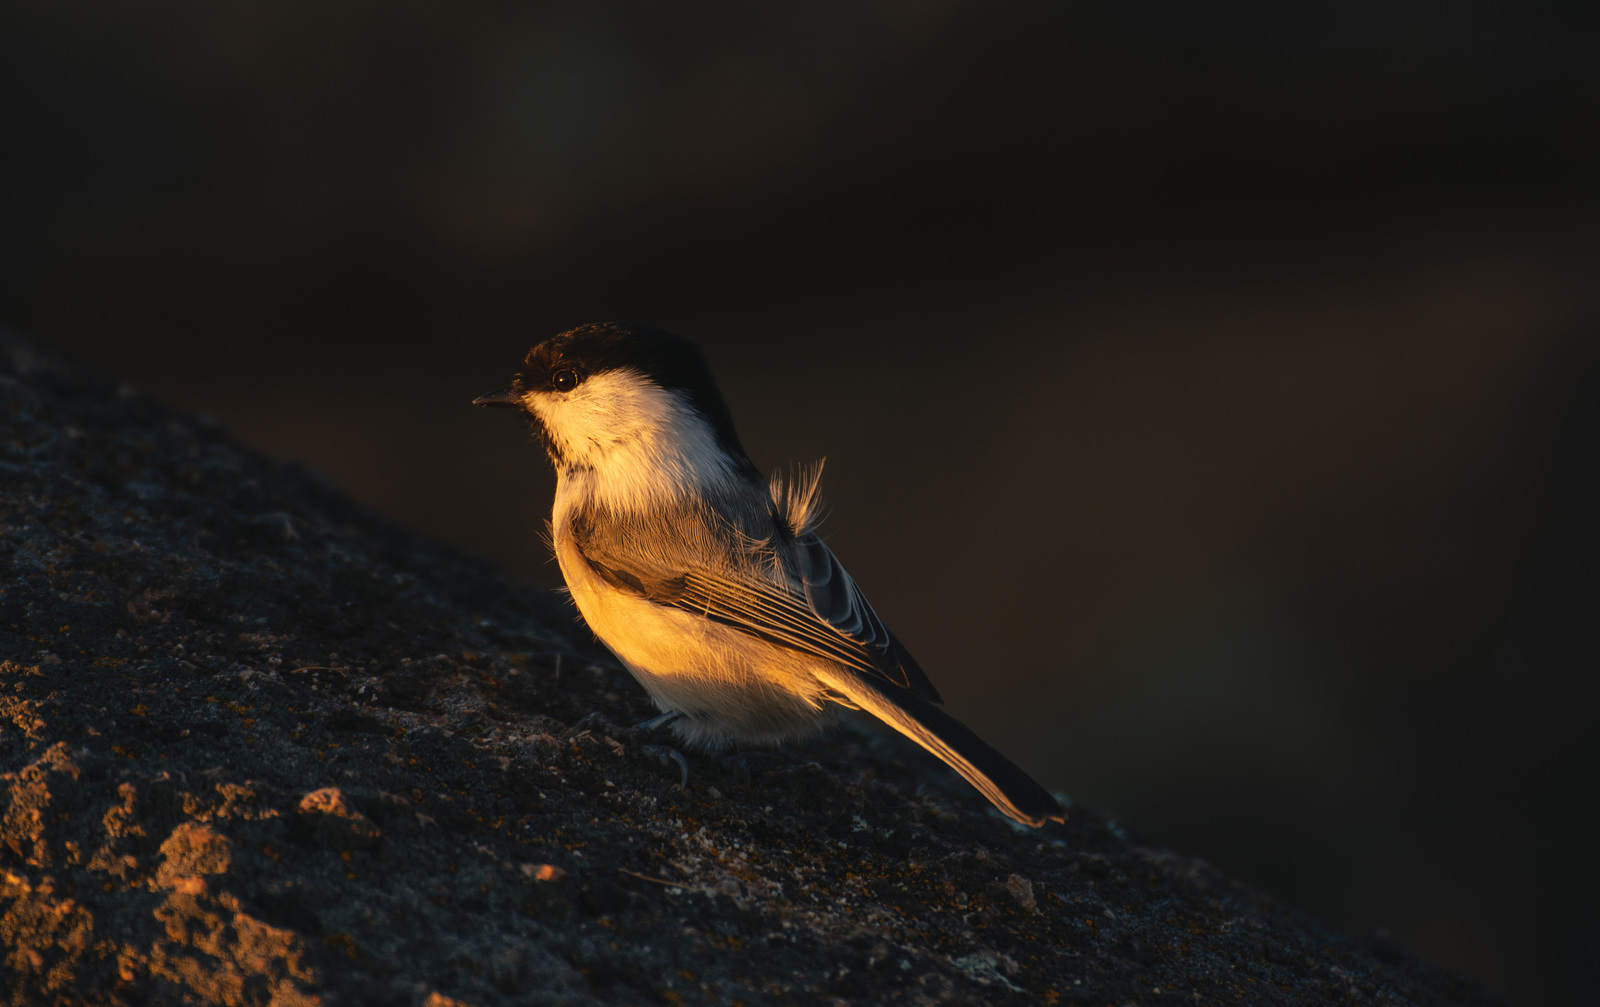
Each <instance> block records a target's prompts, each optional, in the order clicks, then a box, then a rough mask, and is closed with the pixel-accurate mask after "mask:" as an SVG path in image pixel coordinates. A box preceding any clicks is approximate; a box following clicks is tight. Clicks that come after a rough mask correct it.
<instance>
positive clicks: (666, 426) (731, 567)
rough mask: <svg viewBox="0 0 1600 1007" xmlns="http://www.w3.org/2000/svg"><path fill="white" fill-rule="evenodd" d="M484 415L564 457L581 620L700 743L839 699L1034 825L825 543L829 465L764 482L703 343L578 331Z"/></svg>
mask: <svg viewBox="0 0 1600 1007" xmlns="http://www.w3.org/2000/svg"><path fill="white" fill-rule="evenodd" d="M473 404H474V405H479V406H502V407H508V408H515V409H520V410H521V411H522V412H523V414H524V415H525V416H526V417H527V418H528V419H529V421H530V422H531V425H532V427H533V430H534V432H535V434H536V435H537V436H538V438H539V440H540V441H541V442H542V443H543V445H544V447H545V450H546V451H547V452H548V453H549V455H550V460H551V462H552V463H553V464H554V465H555V469H556V474H557V481H556V497H555V507H554V511H553V513H552V516H551V521H550V539H551V542H552V543H553V545H554V548H555V554H556V560H557V562H558V563H559V564H560V566H561V574H562V576H563V577H564V578H565V579H566V583H567V588H568V590H569V591H570V592H571V593H572V599H573V601H575V602H576V603H577V606H578V611H580V612H581V613H583V618H584V620H585V621H586V622H588V624H589V628H590V629H592V630H593V631H594V633H595V635H596V636H598V637H599V638H600V640H601V641H602V642H603V643H604V644H605V645H606V646H607V647H608V648H609V649H610V650H611V652H612V653H613V654H615V655H616V656H617V658H618V659H619V660H620V661H621V662H622V663H623V664H624V665H626V666H627V668H628V670H629V671H631V672H632V673H633V676H634V677H635V678H636V679H638V680H639V682H640V684H642V685H643V686H644V687H645V690H646V691H647V692H649V694H650V698H651V699H652V700H654V701H655V704H656V705H657V706H658V707H659V708H660V709H661V710H662V711H663V712H664V713H666V714H675V715H676V718H675V719H674V721H673V729H674V730H675V731H676V732H677V734H678V736H679V737H680V738H681V739H683V740H684V741H685V742H688V743H696V744H702V745H710V746H717V745H721V744H725V743H726V742H729V741H739V742H748V743H756V744H761V743H775V742H779V741H782V740H784V739H787V738H795V737H800V736H802V735H806V734H810V733H812V732H814V731H816V730H817V729H819V728H820V727H822V726H824V725H825V724H827V723H828V722H829V721H830V720H831V719H832V717H833V716H834V714H835V713H836V712H837V711H838V709H839V708H840V707H847V708H850V709H855V710H862V711H865V712H867V713H869V714H871V715H872V716H874V717H876V718H878V719H879V720H881V721H883V722H884V723H885V724H887V725H889V726H890V727H892V728H894V729H895V730H896V731H899V732H900V733H901V734H903V735H905V736H906V737H908V738H910V739H911V740H912V741H915V742H916V743H917V744H919V745H921V746H922V747H923V748H925V749H927V750H928V751H929V752H932V753H933V754H934V755H936V756H938V757H939V758H940V759H943V760H944V761H945V762H946V763H948V764H949V765H950V766H951V767H952V768H953V769H955V771H956V772H958V773H960V774H961V775H962V776H963V777H965V778H966V779H967V781H968V782H970V783H971V784H972V785H973V786H975V787H977V788H978V790H980V791H982V792H983V795H984V796H985V797H987V798H988V799H989V800H990V801H992V802H994V805H995V806H996V807H997V808H999V809H1000V810H1001V811H1003V812H1004V813H1006V814H1007V815H1009V816H1011V817H1012V818H1014V819H1016V820H1017V821H1019V822H1023V823H1025V824H1027V825H1034V826H1037V825H1043V824H1044V822H1045V821H1046V820H1047V819H1054V820H1056V821H1064V820H1065V818H1066V813H1065V811H1063V810H1062V807H1061V805H1060V804H1059V803H1058V802H1057V801H1056V799H1055V798H1054V797H1052V796H1050V793H1049V792H1048V791H1046V790H1045V789H1044V788H1043V787H1041V786H1040V785H1039V784H1038V783H1036V782H1034V781H1033V779H1031V778H1030V777H1029V776H1028V774H1027V773H1024V772H1023V771H1022V770H1021V769H1019V768H1018V767H1017V766H1016V765H1015V764H1014V763H1012V762H1011V761H1010V760H1009V759H1007V758H1006V757H1005V756H1003V755H1001V754H1000V753H999V752H997V751H995V750H994V749H993V748H991V747H990V746H989V745H988V744H986V743H985V742H984V741H983V740H982V739H980V738H979V737H978V736H977V735H976V734H974V733H973V732H972V730H971V729H969V728H968V727H967V726H966V725H964V724H962V723H961V722H960V721H957V720H956V719H954V718H953V717H951V716H950V715H949V714H947V713H945V712H944V711H942V710H940V709H939V707H938V705H936V704H938V703H940V702H942V701H941V700H940V698H939V693H938V690H936V689H935V688H934V687H933V683H931V682H929V681H928V676H927V675H925V674H923V671H922V669H921V668H920V667H918V666H917V662H916V661H915V660H913V659H912V657H911V655H910V653H908V652H907V651H906V648H905V647H904V646H903V645H902V644H901V643H900V641H899V640H898V639H896V638H895V635H894V634H893V633H891V632H890V631H889V630H888V629H887V628H885V627H884V625H883V623H882V622H881V621H879V619H878V616H877V615H876V614H875V613H874V612H873V611H872V606H871V605H869V604H867V599H866V598H865V597H863V596H862V594H861V591H860V590H859V589H858V588H857V587H856V585H855V582H854V581H852V580H851V579H850V575H849V574H847V573H845V571H844V568H843V567H842V566H840V565H839V561H838V560H837V559H835V558H834V555H833V553H832V552H830V551H829V550H828V547H827V546H826V545H824V544H823V542H822V539H820V538H818V537H817V533H816V524H817V520H818V501H817V482H818V476H819V475H820V467H819V468H817V469H813V470H811V471H809V472H807V473H804V474H803V475H801V476H800V477H799V478H797V479H794V480H791V481H789V482H787V483H785V482H784V481H783V480H782V479H781V478H780V477H777V476H774V477H773V479H772V480H771V481H770V482H767V483H763V481H762V479H761V475H760V473H759V472H757V470H756V467H755V465H753V464H752V463H751V461H750V459H749V457H748V456H746V455H745V452H744V448H743V447H742V446H740V444H739V435H738V434H737V433H736V432H735V431H734V427H733V417H732V416H731V415H730V414H729V412H728V407H727V405H726V403H724V402H723V400H722V395H721V394H720V393H719V392H718V391H717V386H716V383H715V381H713V380H712V377H711V370H710V368H709V367H708V366H707V365H706V362H705V359H704V358H703V357H702V356H701V355H700V352H699V350H697V349H696V348H695V346H694V344H692V343H690V342H689V341H688V340H686V339H681V338H679V337H677V336H672V335H668V334H667V333H664V332H659V331H655V330H652V329H645V328H637V327H629V326H622V325H616V324H604V325H584V326H581V327H579V328H576V329H573V330H571V331H570V332H564V333H562V334H561V335H558V336H555V337H553V338H550V339H547V340H545V341H544V342H542V343H540V344H538V345H537V346H535V347H534V348H533V349H532V350H530V351H529V352H528V355H527V357H526V358H525V359H524V360H523V362H522V369H521V370H520V371H519V372H518V373H517V376H516V380H515V381H514V382H513V383H512V384H511V385H509V386H507V387H505V388H502V389H500V390H498V391H495V392H491V393H489V394H488V395H484V396H482V397H480V398H477V399H474V400H473Z"/></svg>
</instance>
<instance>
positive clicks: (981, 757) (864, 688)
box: [824, 671, 1067, 827]
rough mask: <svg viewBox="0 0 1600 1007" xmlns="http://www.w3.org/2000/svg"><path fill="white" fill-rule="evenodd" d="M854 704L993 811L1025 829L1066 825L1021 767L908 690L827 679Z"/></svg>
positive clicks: (843, 677) (840, 676)
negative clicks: (944, 767) (937, 762)
mask: <svg viewBox="0 0 1600 1007" xmlns="http://www.w3.org/2000/svg"><path fill="white" fill-rule="evenodd" d="M824 681H825V683H826V684H827V685H828V686H829V687H831V688H832V689H834V690H835V691H837V692H839V693H840V694H842V695H844V696H845V697H847V698H848V699H849V700H850V702H851V703H852V704H854V705H855V706H856V707H857V708H859V709H861V710H865V711H866V712H867V713H870V714H872V715H873V716H874V717H877V718H878V719H879V720H881V721H883V722H884V723H885V724H888V725H889V726H890V727H892V728H894V729H895V730H896V731H899V732H900V733H901V734H903V735H905V736H906V737H908V738H910V739H911V740H912V741H915V742H916V743H917V744H919V745H921V746H922V747H923V748H925V749H927V750H928V751H930V752H932V753H933V754H934V755H936V756H938V757H939V758H940V759H943V760H944V761H945V763H947V764H948V765H949V766H950V768H951V769H954V770H955V771H956V772H958V773H960V774H961V775H962V777H964V778H965V779H966V781H967V782H968V783H970V784H972V785H973V786H974V787H977V788H978V790H979V792H981V793H982V794H983V796H985V797H987V798H988V799H989V800H990V801H992V802H993V803H994V806H995V807H997V808H999V809H1000V810H1001V811H1003V812H1005V813H1006V814H1007V815H1009V816H1011V817H1012V818H1015V819H1016V820H1017V821H1019V822H1021V823H1022V824H1024V825H1032V826H1035V827H1037V826H1040V825H1043V824H1044V823H1045V822H1046V821H1050V820H1053V821H1057V822H1064V821H1066V820H1067V812H1066V810H1065V809H1063V808H1062V807H1061V802H1060V801H1057V800H1056V799H1055V798H1054V797H1051V796H1050V792H1049V791H1048V790H1046V789H1044V788H1043V787H1041V786H1040V785H1039V784H1038V783H1036V782H1035V781H1034V779H1033V777H1031V776H1029V775H1028V774H1027V773H1024V772H1023V771H1022V770H1021V769H1020V768H1018V766H1017V764H1016V763H1014V762H1012V761H1011V760H1010V759H1008V758H1006V757H1005V756H1003V755H1001V754H1000V753H999V752H997V751H995V750H994V749H993V748H992V747H991V746H990V745H989V743H988V742H986V741H984V740H983V739H982V738H980V737H978V736H977V735H976V734H974V733H973V732H972V728H970V727H968V726H967V725H965V724H963V723H962V722H961V721H959V720H957V719H956V718H954V717H952V716H950V715H949V714H948V713H945V712H944V711H943V710H941V709H939V708H938V707H937V706H934V705H933V704H932V703H930V702H928V701H927V700H925V699H922V698H921V697H919V696H917V695H916V694H915V693H912V692H911V691H909V690H903V689H896V690H895V691H894V694H893V695H892V696H891V695H889V694H888V693H886V692H885V691H883V690H880V689H878V688H876V687H874V686H872V685H869V684H868V683H867V682H865V681H863V680H862V679H860V678H858V677H856V676H855V675H853V674H851V673H850V672H848V671H840V672H838V673H837V674H835V675H827V676H825V677H824Z"/></svg>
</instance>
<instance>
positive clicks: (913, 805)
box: [0, 337, 1500, 1007]
mask: <svg viewBox="0 0 1600 1007" xmlns="http://www.w3.org/2000/svg"><path fill="white" fill-rule="evenodd" d="M0 408H3V410H4V411H3V416H4V427H3V434H4V436H3V444H0V563H3V568H4V570H5V571H6V572H5V578H4V580H3V582H0V660H3V663H0V771H3V772H4V777H3V782H0V788H3V793H0V815H3V817H0V912H3V918H0V975H3V978H0V991H3V992H4V995H5V997H6V999H7V1000H8V1001H9V1002H11V1003H16V1004H24V1003H40V1002H52V1003H96V1004H124V1003H126V1004H143V1003H170V1002H190V1003H216V1004H266V1003H278V1004H311V1003H324V1004H330V1005H334V1004H393V1005H412V1004H428V1005H432V1007H444V1005H449V1004H454V1003H465V1004H485V1005H486V1004H494V1003H508V1004H558V1003H559V1004H588V1003H650V1002H655V1003H666V1004H687V1003H745V1004H751V1005H754V1004H768V1003H772V1004H781V1003H815V1002H841V1003H862V1004H896V1003H912V1004H920V1003H929V1002H949V1003H966V1004H1011V1003H1027V1002H1040V1003H1063V1004H1122V1003H1142V1004H1194V1003H1227V1004H1234V1003H1238V1004H1278V1003H1281V1004H1307V1003H1339V1004H1494V1003H1499V1002H1500V1001H1499V1000H1498V999H1497V998H1495V997H1493V996H1492V995H1490V994H1488V993H1486V992H1485V991H1484V990H1483V989H1482V988H1480V987H1478V986H1477V985H1475V984H1474V983H1472V982H1471V981H1469V980H1466V979H1462V978H1460V977H1457V976H1454V975H1451V974H1449V973H1446V972H1443V971H1440V970H1438V969H1435V968H1432V967H1430V966H1428V965H1426V964H1424V963H1422V962H1419V961H1417V960H1416V959H1414V958H1412V957H1411V956H1410V955H1409V954H1408V953H1407V952H1406V951H1405V950H1404V949H1402V948H1400V947H1398V946H1396V945H1394V944H1393V943H1391V942H1388V941H1386V940H1383V939H1381V938H1369V939H1357V938H1351V937H1346V936H1341V935H1338V934H1335V933H1331V932H1329V931H1327V930H1325V929H1323V928H1321V927H1319V926H1318V925H1317V924H1316V923H1315V922H1313V921H1311V920H1309V919H1306V918H1305V917H1303V916H1301V915H1299V914H1297V913H1295V912H1293V911H1292V910H1289V909H1287V908H1285V907H1282V906H1279V905H1276V904H1274V903H1273V902H1272V901H1270V900H1269V899H1267V898H1266V897H1264V896H1262V895H1260V894H1259V893H1256V892H1254V891H1252V890H1250V889H1248V888H1246V887H1244V886H1242V885H1240V884H1238V883H1236V882H1234V881H1231V880H1230V879H1228V878H1226V877H1224V876H1222V875H1220V874H1219V873H1217V872H1216V871H1215V870H1213V869H1211V868H1210V867H1208V866H1207V865H1206V864H1204V863H1202V862H1200V861H1197V860H1194V859H1191V858H1187V857H1183V856H1179V855H1175V854H1172V853H1169V852H1166V851H1164V850H1161V849H1157V848H1154V847H1151V846H1148V845H1145V844H1143V843H1141V842H1139V841H1137V840H1135V839H1133V838H1130V837H1128V836H1126V835H1125V834H1124V833H1123V831H1122V830H1121V829H1119V828H1118V827H1117V826H1116V824H1115V823H1114V822H1113V821H1111V820H1109V819H1107V818H1106V817H1105V816H1103V815H1099V814H1096V813H1094V812H1092V811H1089V810H1085V809H1082V808H1074V809H1073V810H1072V817H1071V821H1070V822H1069V823H1068V824H1067V825H1065V826H1051V827H1049V828H1046V829H1043V830H1039V831H1033V830H1020V831H1019V830H1018V829H1015V828H1013V827H1012V826H1011V825H1010V824H1009V823H1008V822H1007V821H1005V820H1004V819H1001V818H999V816H998V815H996V814H994V813H993V812H991V811H990V810H989V809H988V806H987V805H986V803H985V802H984V801H983V800H982V798H980V797H979V796H977V794H975V793H974V792H972V791H971V790H970V789H968V788H966V787H965V785H964V784H962V783H961V781H960V780H959V779H958V778H956V777H954V775H953V774H951V773H950V772H949V771H947V770H945V769H944V768H943V767H942V766H940V765H939V764H937V763H935V762H933V761H932V760H931V759H929V758H928V757H926V756H924V755H922V754H921V753H920V752H919V751H917V750H915V749H913V748H910V747H909V746H907V745H905V744H904V743H902V742H901V741H900V740H899V739H898V738H895V737H893V736H886V735H884V734H882V733H879V732H875V731H873V730H871V729H869V728H866V727H852V728H847V729H844V730H841V731H838V732H835V733H834V734H832V735H829V736H826V737H823V738H819V739H816V740H814V741H812V742H810V743H808V744H805V745H799V746H794V747H792V748H789V749H786V750H784V751H781V752H776V753H755V754H752V755H750V756H749V758H748V759H747V760H746V762H745V764H743V765H739V764H736V763H730V762H726V761H724V760H719V759H717V758H715V757H712V756H706V755H696V754H694V753H689V754H690V759H691V761H692V763H693V766H694V777H693V779H692V780H691V782H690V784H689V787H688V788H687V790H680V789H678V787H677V782H678V770H677V767H676V765H675V764H673V763H672V761H671V760H670V759H669V758H667V754H668V753H667V752H666V750H664V749H663V748H662V747H661V745H662V744H663V743H664V742H665V740H666V739H664V738H660V737H653V736H650V735H646V734H641V733H639V732H636V731H634V730H632V729H628V728H624V727H620V726H618V725H628V724H633V723H635V722H637V721H640V720H642V719H644V718H645V717H647V716H649V715H650V714H651V712H652V711H651V710H650V709H649V708H648V707H647V705H646V703H645V701H644V699H643V695H642V693H641V691H640V690H639V689H638V688H637V687H635V686H634V685H633V683H632V682H631V680H630V679H629V678H628V676H627V675H626V674H625V673H624V672H622V671H621V670H620V669H619V668H618V667H617V666H616V665H615V664H614V663H612V662H611V661H610V660H609V659H608V658H607V657H606V656H605V654H604V653H603V652H602V651H600V650H598V649H597V648H596V647H595V645H594V644H593V642H592V641H591V640H589V639H588V638H587V633H585V632H584V631H583V629H582V627H581V626H580V625H578V624H577V623H576V622H575V618H574V616H573V614H572V613H571V611H570V610H569V609H567V608H565V607H564V606H563V605H562V604H561V603H560V601H559V600H558V599H556V598H554V597H552V596H549V595H545V594H542V593H540V592H537V591H533V590H531V589H526V588H522V587H518V586H517V585H514V584H511V583H508V582H507V581H505V580H504V579H502V578H501V577H500V576H498V575H497V574H496V573H494V572H493V571H492V570H491V569H489V568H488V567H486V566H485V565H483V564H481V563H478V562H475V561H473V560H470V559H467V558H465V557H462V556H460V555H458V554H455V553H453V552H451V551H450V550H448V549H445V548H442V547H438V546H435V545H431V544H429V543H427V542H423V541H419V540H417V539H415V538H414V537H411V536H408V535H406V534H404V533H402V532H400V531H398V530H396V529H394V528H392V527H390V526H388V525H386V524H385V523H384V522H383V521H382V520H380V519H379V518H377V517H375V516H374V515H372V514H370V513H368V512H366V511H364V510H363V509H362V508H360V507H358V506H356V505H354V504H352V503H351V502H349V501H348V500H346V499H344V498H342V497H341V496H340V495H339V494H338V493H337V492H335V491H334V490H333V489H331V488H330V487H329V486H328V485H327V484H326V483H324V482H323V481H321V480H319V479H318V478H317V477H316V476H315V475H313V474H312V473H309V472H307V471H304V470H302V469H300V468H298V467H296V466H294V465H291V464H282V463H277V462H273V461H269V460H267V459H264V458H262V457H259V456H257V455H255V454H253V453H251V452H250V451H248V450H246V449H243V448H241V447H239V446H238V445H236V444H233V443H231V442H230V441H228V440H227V439H226V438H225V437H224V436H223V435H222V433H221V432H219V431H218V430H217V429H215V427H214V425H208V424H207V423H205V422H204V421H202V420H198V419H195V418H193V417H187V416H182V415H178V414H176V413H174V412H172V411H170V410H167V409H165V408H163V407H161V406H159V405H157V404H156V403H153V402H151V401H149V400H148V399H146V398H145V397H143V396H142V395H140V394H139V393H138V392H136V391H134V390H132V389H128V388H119V387H117V386H116V385H114V384H112V383H108V382H106V381H104V380H102V379H99V378H97V377H95V376H93V375H90V374H85V373H83V372H82V371H80V370H77V369H75V368H73V367H70V366H68V365H66V364H64V363H63V362H61V361H59V360H56V359H54V358H52V357H50V356H49V355H47V354H44V353H42V352H40V351H38V350H36V349H34V348H32V347H30V346H29V345H28V344H26V343H25V342H23V341H21V340H19V339H16V338H14V337H0ZM531 453H532V452H531V449H530V458H529V464H537V463H538V462H537V459H536V458H534V457H531ZM1264 813H1266V812H1264Z"/></svg>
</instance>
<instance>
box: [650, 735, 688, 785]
mask: <svg viewBox="0 0 1600 1007" xmlns="http://www.w3.org/2000/svg"><path fill="white" fill-rule="evenodd" d="M639 750H640V751H641V752H643V753H644V754H646V755H653V756H655V757H656V758H657V759H659V760H661V764H662V765H663V766H670V765H672V763H674V762H676V763H677V764H678V773H679V775H680V777H681V779H679V781H678V789H679V790H687V789H689V760H688V759H685V758H684V757H683V753H682V752H680V751H678V750H677V749H676V748H673V747H671V746H670V745H641V746H639Z"/></svg>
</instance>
